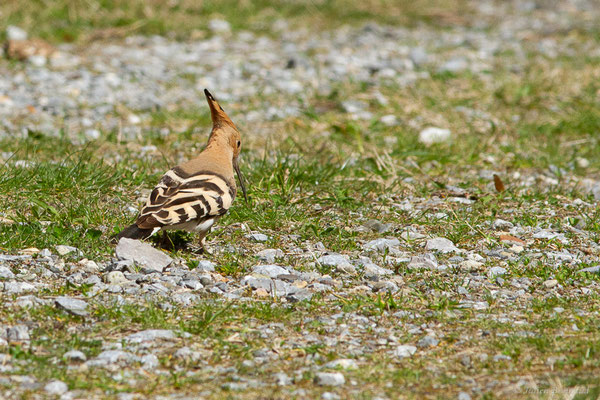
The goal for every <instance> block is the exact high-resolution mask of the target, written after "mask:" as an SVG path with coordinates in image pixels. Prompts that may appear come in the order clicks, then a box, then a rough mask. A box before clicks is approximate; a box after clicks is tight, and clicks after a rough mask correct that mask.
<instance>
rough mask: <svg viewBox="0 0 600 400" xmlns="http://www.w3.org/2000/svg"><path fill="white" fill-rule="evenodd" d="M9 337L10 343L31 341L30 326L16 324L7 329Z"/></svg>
mask: <svg viewBox="0 0 600 400" xmlns="http://www.w3.org/2000/svg"><path fill="white" fill-rule="evenodd" d="M7 339H8V342H9V343H23V342H29V340H30V339H31V338H30V336H29V328H28V327H27V326H26V325H15V326H12V327H10V328H8V330H7Z"/></svg>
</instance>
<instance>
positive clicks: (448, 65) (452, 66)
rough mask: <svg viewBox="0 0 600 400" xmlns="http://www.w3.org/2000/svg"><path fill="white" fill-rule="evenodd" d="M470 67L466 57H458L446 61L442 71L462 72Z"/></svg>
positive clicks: (441, 68)
mask: <svg viewBox="0 0 600 400" xmlns="http://www.w3.org/2000/svg"><path fill="white" fill-rule="evenodd" d="M468 67H469V63H468V61H467V60H466V59H465V58H462V57H457V58H453V59H451V60H448V61H446V62H445V63H444V64H443V65H442V66H441V67H440V69H439V70H440V71H441V72H455V73H456V72H461V71H464V70H465V69H467V68H468Z"/></svg>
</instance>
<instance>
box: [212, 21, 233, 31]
mask: <svg viewBox="0 0 600 400" xmlns="http://www.w3.org/2000/svg"><path fill="white" fill-rule="evenodd" d="M208 29H210V30H211V31H212V32H214V33H227V32H231V25H229V22H227V21H225V20H224V19H219V18H214V19H211V20H210V21H208Z"/></svg>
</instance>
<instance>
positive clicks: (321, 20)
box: [0, 0, 470, 42]
mask: <svg viewBox="0 0 600 400" xmlns="http://www.w3.org/2000/svg"><path fill="white" fill-rule="evenodd" d="M469 9H470V8H469V7H468V5H467V2H465V1H459V2H451V1H442V2H440V1H431V0H419V1H417V2H414V1H413V2H409V1H387V0H369V1H365V2H354V1H351V0H325V1H318V2H315V1H310V0H295V1H283V0H254V1H243V2H238V1H234V0H225V1H216V0H209V1H201V2H199V1H194V0H175V1H170V2H167V3H165V2H163V1H159V0H150V1H146V0H134V1H127V0H76V1H69V2H67V1H64V0H52V1H43V0H34V1H28V2H21V1H18V0H7V1H5V2H3V3H2V5H0V12H1V13H2V15H4V16H5V17H4V18H2V20H1V22H0V31H1V32H4V30H5V28H6V26H8V25H17V26H21V27H22V28H24V29H26V30H27V31H29V32H31V33H32V34H33V35H35V36H39V37H42V38H44V39H48V40H50V41H52V42H65V41H66V42H72V41H82V40H83V41H86V40H94V39H106V38H115V37H117V38H119V37H122V36H124V35H127V34H144V35H171V36H172V35H174V36H175V37H177V38H179V39H189V38H193V37H202V36H204V35H206V34H207V31H208V27H207V25H208V21H209V20H210V19H212V18H224V19H226V20H227V21H228V22H229V23H230V24H231V27H232V29H234V30H251V31H255V32H259V33H268V34H277V33H276V32H273V30H272V25H273V23H274V22H275V21H277V20H280V19H284V20H286V21H287V22H288V24H290V25H291V26H301V25H307V24H310V25H311V28H313V29H315V28H317V29H320V30H325V29H330V28H331V27H335V26H340V25H343V24H357V23H365V22H369V21H378V22H383V23H386V24H392V25H396V24H417V23H420V22H424V23H429V22H432V21H433V22H435V23H436V24H439V23H442V24H449V25H453V24H467V23H468V19H466V18H464V16H465V14H466V13H468V12H469ZM440 11H443V13H444V15H445V17H446V20H447V21H446V20H444V19H443V18H442V19H437V20H436V15H437V14H438V13H439V12H440Z"/></svg>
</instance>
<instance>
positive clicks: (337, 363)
mask: <svg viewBox="0 0 600 400" xmlns="http://www.w3.org/2000/svg"><path fill="white" fill-rule="evenodd" d="M325 368H334V369H335V368H341V369H346V370H356V369H358V364H357V363H356V361H354V360H352V359H350V358H340V359H337V360H333V361H330V362H328V363H327V364H325Z"/></svg>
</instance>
